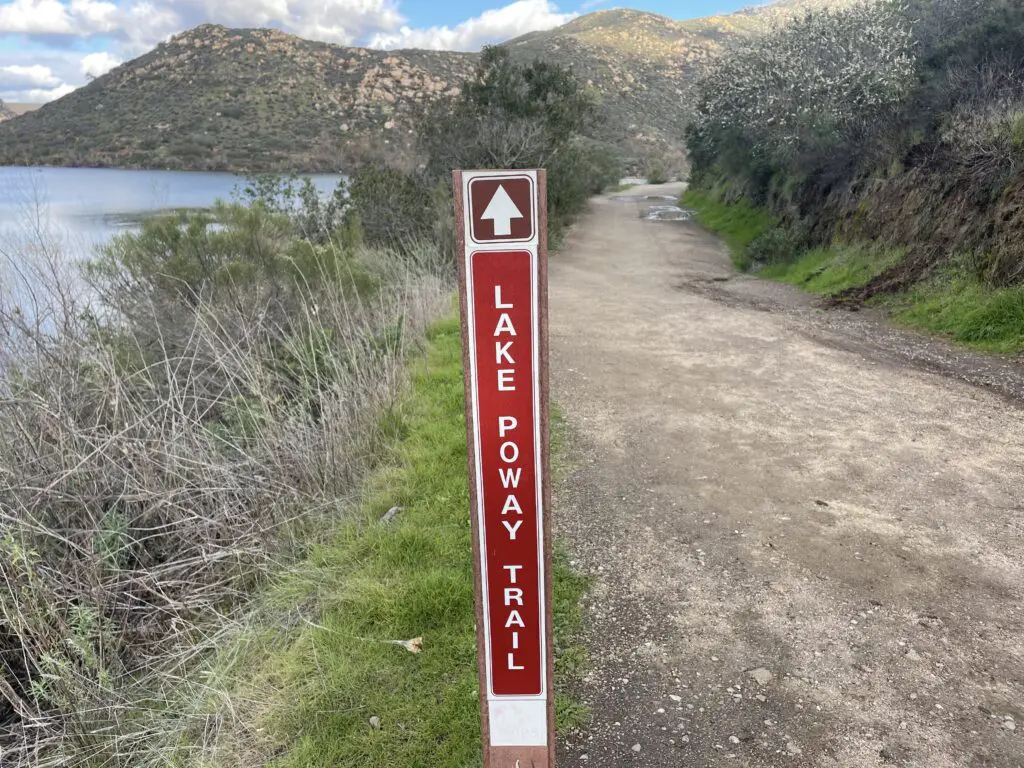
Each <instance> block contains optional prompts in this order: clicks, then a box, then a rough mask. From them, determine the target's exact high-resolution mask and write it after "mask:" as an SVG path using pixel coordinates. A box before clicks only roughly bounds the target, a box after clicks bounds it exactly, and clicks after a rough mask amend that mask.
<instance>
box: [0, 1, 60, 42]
mask: <svg viewBox="0 0 1024 768" xmlns="http://www.w3.org/2000/svg"><path fill="white" fill-rule="evenodd" d="M3 32H14V33H22V34H30V35H72V34H75V29H74V26H73V25H72V23H71V16H70V15H69V13H68V9H67V8H66V7H65V6H64V4H63V3H60V2H58V0H13V2H10V3H4V4H3V5H0V33H3Z"/></svg>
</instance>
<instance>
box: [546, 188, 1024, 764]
mask: <svg viewBox="0 0 1024 768" xmlns="http://www.w3.org/2000/svg"><path fill="white" fill-rule="evenodd" d="M674 192H675V189H674V188H671V187H658V188H640V189H636V190H633V192H632V194H633V196H635V197H636V198H637V199H636V200H629V199H623V196H618V197H617V198H615V199H612V198H603V199H599V200H597V201H595V203H594V206H593V208H592V210H591V212H590V214H589V215H588V216H587V217H585V219H584V220H583V221H581V223H580V225H579V226H578V227H577V229H576V231H575V234H574V235H573V236H572V238H571V239H570V241H569V243H568V244H567V247H566V248H565V250H564V251H563V252H562V253H561V254H559V255H558V256H557V257H556V258H555V259H553V261H552V265H551V318H552V321H551V322H552V327H551V334H552V337H551V338H552V383H553V390H552V391H553V396H554V397H555V399H556V400H557V402H558V403H559V404H560V405H561V406H562V408H563V410H564V411H565V414H566V419H567V422H568V428H569V432H570V435H571V438H572V439H571V440H570V441H569V442H570V450H569V456H568V464H569V466H568V467H567V468H566V471H565V472H563V473H562V474H563V478H562V480H561V481H560V482H559V484H558V486H557V487H556V490H555V501H556V509H555V515H556V517H555V525H556V530H557V534H558V536H559V537H560V539H561V540H562V541H563V542H564V543H565V544H566V545H567V547H568V548H569V550H570V552H571V553H572V557H573V558H574V559H575V561H576V564H577V566H578V567H579V568H580V570H582V571H584V572H586V573H588V574H590V575H592V576H593V577H594V588H593V590H592V594H591V596H590V597H589V598H588V601H587V605H586V611H587V622H586V627H585V638H584V641H585V643H586V644H587V646H588V648H589V649H590V653H591V667H590V670H589V673H588V675H587V677H586V678H585V680H584V681H583V682H582V683H581V685H580V687H581V690H580V691H579V693H580V695H581V696H582V697H583V698H584V699H585V700H586V701H587V702H588V703H589V704H590V705H591V707H592V708H593V711H594V722H593V725H592V727H591V728H589V729H588V730H587V731H586V732H582V733H576V734H573V735H571V736H570V737H569V738H567V739H564V740H563V743H562V744H561V745H560V755H559V760H560V763H559V764H560V765H561V766H563V768H564V767H566V766H583V765H591V766H601V768H605V767H613V766H652V767H654V766H658V767H660V766H673V767H676V766H679V767H683V766H686V767H693V768H701V767H703V766H720V765H721V766H808V767H815V768H816V767H818V766H821V767H824V766H828V767H830V768H831V767H833V766H834V767H838V766H843V767H844V768H846V767H848V768H870V767H871V766H922V767H925V766H927V768H945V767H947V766H950V767H951V766H963V767H964V768H982V766H992V767H993V768H1020V767H1022V766H1024V607H1022V602H1021V600H1022V597H1024V420H1022V417H1024V412H1022V410H1021V406H1020V401H1021V397H1022V395H1024V384H1022V382H1024V374H1022V369H1021V366H1020V365H1019V364H1017V363H1014V362H1012V361H1007V360H1001V359H996V358H986V357H983V356H977V355H973V354H970V353H965V352H961V351H957V350H955V349H952V348H951V347H949V346H948V345H946V344H944V343H941V342H937V341H933V340H929V339H925V338H923V337H920V336H916V335H914V334H909V333H905V332H902V331H898V330H894V329H892V328H889V327H887V326H886V324H885V323H884V321H883V320H882V319H881V318H879V317H876V316H873V315H871V314H868V313H847V312H842V311H835V310H832V311H825V310H821V309H819V308H817V307H816V305H815V301H814V300H813V299H812V298H811V297H808V296H806V295H804V294H800V293H799V292H797V291H795V290H791V289H789V288H788V287H786V286H782V285H777V284H772V283H768V282H765V281H761V280H757V279H756V278H750V277H742V276H736V275H734V274H733V272H732V271H731V269H730V267H729V261H728V256H727V254H726V253H725V251H724V249H723V248H722V246H720V245H719V244H718V243H717V242H716V241H715V239H714V238H712V237H711V236H709V235H707V234H706V233H704V232H702V231H701V230H700V229H699V228H697V227H696V226H695V225H693V224H692V223H690V222H686V221H673V222H656V221H647V220H644V219H643V215H644V213H645V210H646V207H648V206H650V205H658V204H663V203H662V202H660V201H657V200H649V201H648V200H643V199H641V198H643V197H644V196H645V195H648V194H653V195H657V194H666V193H668V194H672V193H674ZM627 197H628V196H627Z"/></svg>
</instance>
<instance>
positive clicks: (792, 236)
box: [746, 225, 810, 266]
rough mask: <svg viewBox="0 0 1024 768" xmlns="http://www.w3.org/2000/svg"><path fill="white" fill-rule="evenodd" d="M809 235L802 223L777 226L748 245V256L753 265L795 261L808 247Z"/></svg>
mask: <svg viewBox="0 0 1024 768" xmlns="http://www.w3.org/2000/svg"><path fill="white" fill-rule="evenodd" d="M809 242H810V241H809V237H808V234H807V231H806V229H805V228H804V227H802V226H800V225H791V226H777V227H772V228H771V229H768V230H767V231H765V232H763V233H761V234H760V235H758V236H757V237H755V238H754V239H753V240H752V241H751V242H750V244H749V245H748V246H747V252H746V253H747V258H748V259H749V260H750V262H751V264H752V265H753V266H765V265H768V264H781V263H785V262H790V261H794V260H795V259H797V258H799V256H800V255H801V254H802V253H803V252H804V251H805V250H806V249H807V247H808V245H809Z"/></svg>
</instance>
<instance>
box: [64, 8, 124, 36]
mask: <svg viewBox="0 0 1024 768" xmlns="http://www.w3.org/2000/svg"><path fill="white" fill-rule="evenodd" d="M71 17H72V18H73V19H74V20H75V23H76V25H77V26H78V27H79V28H80V29H83V28H84V29H86V30H88V32H89V33H90V34H95V33H108V32H113V31H114V30H116V29H117V28H118V26H119V24H120V9H119V8H118V7H117V5H115V4H114V3H108V2H100V1H99V0H71Z"/></svg>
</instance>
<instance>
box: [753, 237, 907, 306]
mask: <svg viewBox="0 0 1024 768" xmlns="http://www.w3.org/2000/svg"><path fill="white" fill-rule="evenodd" d="M902 258H903V251H901V250H893V249H881V248H876V247H874V246H871V245H868V244H864V243H857V244H837V245H833V246H830V247H828V248H814V249H812V250H810V251H805V252H804V253H803V254H802V255H801V256H800V257H799V258H798V259H797V260H796V261H794V262H791V263H789V264H770V265H768V266H767V267H765V268H764V269H762V270H761V271H760V272H759V273H758V275H760V276H761V277H764V278H767V279H769V280H777V281H779V282H782V283H789V284H790V285H795V286H797V287H798V288H802V289H803V290H805V291H808V292H810V293H816V294H818V295H820V296H833V295H835V294H837V293H839V292H841V291H844V290H847V289H849V288H858V287H861V286H864V285H867V284H868V283H869V282H870V281H871V279H872V278H874V277H876V276H877V275H880V274H881V273H882V272H884V271H885V270H886V269H889V268H890V267H893V266H895V265H897V264H899V262H900V260H901V259H902Z"/></svg>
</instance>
